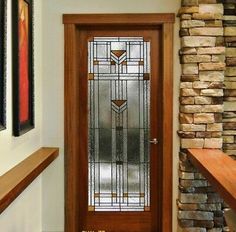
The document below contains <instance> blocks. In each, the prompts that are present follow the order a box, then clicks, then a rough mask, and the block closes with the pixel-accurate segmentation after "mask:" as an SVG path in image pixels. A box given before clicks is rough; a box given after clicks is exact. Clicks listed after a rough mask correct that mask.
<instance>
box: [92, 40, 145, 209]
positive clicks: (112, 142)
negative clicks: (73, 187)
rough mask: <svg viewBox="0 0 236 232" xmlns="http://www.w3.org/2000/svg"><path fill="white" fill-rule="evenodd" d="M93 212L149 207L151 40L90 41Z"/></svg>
mask: <svg viewBox="0 0 236 232" xmlns="http://www.w3.org/2000/svg"><path fill="white" fill-rule="evenodd" d="M88 82H89V85H88V99H89V101H88V112H89V114H88V123H89V125H88V128H89V133H88V135H89V139H88V151H89V154H88V155H89V168H88V169H89V171H88V172H89V173H88V176H89V180H88V183H89V189H88V199H89V202H88V204H89V205H88V210H89V211H149V210H150V146H149V137H150V136H149V135H150V42H148V41H145V40H144V39H143V38H142V37H94V38H93V40H90V41H89V42H88Z"/></svg>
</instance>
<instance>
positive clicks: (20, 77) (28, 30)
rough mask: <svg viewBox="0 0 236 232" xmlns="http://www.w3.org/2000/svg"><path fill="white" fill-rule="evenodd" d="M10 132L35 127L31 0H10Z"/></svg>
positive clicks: (24, 130)
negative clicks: (11, 74) (11, 123)
mask: <svg viewBox="0 0 236 232" xmlns="http://www.w3.org/2000/svg"><path fill="white" fill-rule="evenodd" d="M12 30H13V45H12V46H13V135H14V136H20V135H22V134H24V133H26V132H28V131H30V130H31V129H33V128H34V61H33V0H15V1H12Z"/></svg>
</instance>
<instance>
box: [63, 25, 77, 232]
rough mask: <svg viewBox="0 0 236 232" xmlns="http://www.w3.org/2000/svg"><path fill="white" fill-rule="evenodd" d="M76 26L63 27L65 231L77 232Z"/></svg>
mask: <svg viewBox="0 0 236 232" xmlns="http://www.w3.org/2000/svg"><path fill="white" fill-rule="evenodd" d="M75 39H76V26H75V25H74V24H67V25H65V61H64V62H65V71H64V72H65V80H64V84H65V87H64V104H65V111H64V112H65V113H64V115H65V118H64V122H65V123H64V124H65V158H64V159H65V170H66V171H65V231H66V232H76V231H78V229H77V228H78V220H77V214H78V204H77V177H78V173H77V169H76V167H77V165H76V163H77V161H78V160H77V158H78V156H77V154H76V153H77V150H78V142H77V140H75V139H72V138H74V137H75V136H76V135H77V134H78V130H77V126H76V122H77V119H78V108H77V107H76V102H77V101H78V100H77V97H76V95H77V86H78V82H77V80H76V73H77V72H76V53H75V51H76V41H75ZM67 170H68V171H67Z"/></svg>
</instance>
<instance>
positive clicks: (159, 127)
mask: <svg viewBox="0 0 236 232" xmlns="http://www.w3.org/2000/svg"><path fill="white" fill-rule="evenodd" d="M74 29H75V30H74V35H73V36H74V40H73V51H71V52H72V54H73V57H74V59H73V60H71V61H70V62H72V63H73V67H74V72H75V73H74V74H73V76H70V78H72V79H70V81H71V83H69V82H68V80H69V79H68V80H67V82H66V86H65V89H66V99H65V101H67V102H66V106H68V103H69V102H68V101H71V100H72V101H73V103H74V104H73V106H72V108H73V109H70V110H68V111H67V112H69V111H71V110H72V111H73V113H72V114H71V115H69V114H67V117H66V121H65V122H66V129H67V130H68V129H72V128H71V127H70V125H71V124H70V122H71V120H73V122H72V123H73V125H74V126H75V127H76V130H73V129H72V130H73V131H74V133H72V134H73V135H72V134H71V133H70V137H68V134H67V136H66V144H67V143H70V144H74V146H73V148H72V147H71V148H72V149H73V151H72V150H70V152H72V153H76V155H75V156H73V160H72V159H71V158H70V160H66V161H67V162H68V161H69V163H67V165H66V168H67V167H69V166H70V165H72V164H71V163H70V162H73V164H74V165H75V166H74V168H75V167H76V170H75V169H74V168H73V169H69V170H68V171H69V172H70V174H69V175H70V177H71V174H72V173H73V174H74V175H75V176H73V181H72V182H71V183H70V179H67V191H68V192H70V193H69V195H70V197H72V199H69V198H67V199H68V200H69V201H70V202H71V203H69V204H71V205H73V207H74V209H73V210H74V213H73V215H71V216H73V224H74V225H72V226H71V225H70V226H69V225H68V227H67V231H84V232H85V231H86V232H87V231H96V232H97V231H104V232H125V231H129V232H141V231H147V232H148V231H150V232H151V231H153V232H157V231H162V228H163V217H164V215H163V205H164V204H165V203H164V202H163V199H164V197H163V192H164V191H163V190H164V189H163V188H164V184H165V183H163V180H164V178H165V177H164V173H165V172H164V168H163V165H164V163H165V162H166V161H165V157H164V156H163V142H164V141H163V135H164V131H163V129H164V128H163V121H164V119H163V115H164V111H165V107H164V105H163V103H164V95H163V81H164V78H163V70H162V68H163V64H162V62H163V60H162V57H163V50H162V46H163V39H162V38H163V30H162V27H161V26H155V27H153V26H150V25H135V26H133V25H132V26H130V25H113V27H111V25H102V26H101V25H96V26H94V25H89V26H81V27H79V28H77V29H76V28H74ZM70 42H72V41H70ZM68 61H69V60H67V61H66V62H68ZM66 66H67V63H66ZM72 83H74V86H73V87H72ZM68 87H72V89H70V90H69V88H68ZM69 93H70V94H71V93H73V96H72V95H70V94H69ZM67 94H69V95H70V96H69V97H68V95H67ZM69 104H70V103H69ZM66 108H67V107H66ZM68 120H69V121H70V122H69V121H68ZM68 132H69V131H67V133H68ZM69 139H71V140H72V142H69ZM66 149H67V148H66ZM167 168H168V169H169V171H168V172H169V174H170V176H169V178H171V167H167ZM70 184H72V185H70ZM167 210H168V209H167ZM66 213H68V212H66ZM70 220H71V219H70ZM68 228H73V229H74V230H73V229H68ZM166 231H168V230H166Z"/></svg>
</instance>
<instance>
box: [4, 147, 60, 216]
mask: <svg viewBox="0 0 236 232" xmlns="http://www.w3.org/2000/svg"><path fill="white" fill-rule="evenodd" d="M58 153H59V149H58V148H46V147H45V148H40V149H39V150H37V151H36V152H34V153H33V154H32V155H30V156H29V157H28V158H26V159H25V160H23V161H22V162H21V163H19V164H18V165H16V166H15V167H13V168H12V169H11V170H9V171H8V172H6V173H5V174H4V175H2V176H0V213H2V212H3V211H4V210H5V209H6V208H7V207H8V206H9V205H10V204H11V203H12V202H13V201H14V200H15V199H16V198H17V197H18V196H19V195H20V194H21V193H22V192H23V190H24V189H25V188H27V187H28V186H29V185H30V183H32V181H33V180H34V179H35V178H36V177H37V176H38V175H40V174H41V173H42V171H43V170H44V169H45V168H46V167H48V165H49V164H50V163H51V162H52V161H53V160H54V159H56V158H57V156H58Z"/></svg>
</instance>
